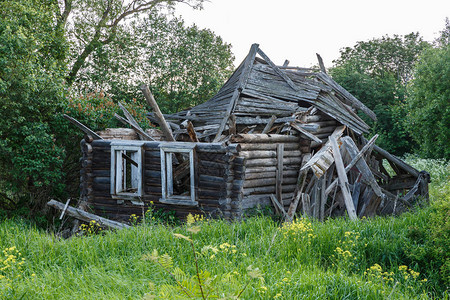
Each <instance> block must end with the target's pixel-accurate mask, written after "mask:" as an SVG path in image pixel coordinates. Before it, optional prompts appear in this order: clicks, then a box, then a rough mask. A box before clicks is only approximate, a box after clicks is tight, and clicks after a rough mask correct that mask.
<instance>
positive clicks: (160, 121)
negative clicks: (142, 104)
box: [141, 84, 175, 142]
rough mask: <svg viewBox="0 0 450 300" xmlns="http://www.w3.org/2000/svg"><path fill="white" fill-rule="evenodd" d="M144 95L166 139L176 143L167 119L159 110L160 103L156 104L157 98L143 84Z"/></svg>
mask: <svg viewBox="0 0 450 300" xmlns="http://www.w3.org/2000/svg"><path fill="white" fill-rule="evenodd" d="M141 90H142V93H143V94H144V97H145V100H146V101H147V103H148V104H149V105H150V107H151V108H152V109H153V111H154V112H155V117H156V118H157V119H158V124H159V126H160V127H161V130H162V132H163V134H164V136H165V137H166V139H167V140H168V141H170V142H174V141H175V139H174V137H173V135H172V131H171V130H170V127H169V124H167V122H166V119H164V116H163V114H162V113H161V110H160V109H159V106H158V103H156V100H155V98H154V97H153V94H152V92H151V91H150V89H149V88H148V86H147V85H145V84H143V85H142V86H141Z"/></svg>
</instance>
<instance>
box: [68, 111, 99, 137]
mask: <svg viewBox="0 0 450 300" xmlns="http://www.w3.org/2000/svg"><path fill="white" fill-rule="evenodd" d="M63 117H64V118H65V119H66V120H69V121H70V122H71V123H72V124H73V125H75V126H77V127H78V128H79V129H81V130H82V131H83V132H84V133H86V134H89V135H91V136H92V138H93V139H94V140H103V138H102V137H101V136H99V135H98V134H97V133H95V132H94V131H93V130H91V129H90V128H89V127H87V126H86V125H84V124H83V123H81V122H79V121H78V120H76V119H74V118H72V117H71V116H68V115H66V114H63Z"/></svg>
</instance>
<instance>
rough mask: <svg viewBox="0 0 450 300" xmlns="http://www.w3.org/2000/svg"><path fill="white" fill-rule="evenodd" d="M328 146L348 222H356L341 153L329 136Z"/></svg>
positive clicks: (333, 138)
mask: <svg viewBox="0 0 450 300" xmlns="http://www.w3.org/2000/svg"><path fill="white" fill-rule="evenodd" d="M329 139H330V144H331V147H332V149H333V156H334V162H335V163H336V170H337V173H338V178H339V183H340V185H341V191H342V194H343V196H344V202H345V206H346V208H347V213H348V216H349V218H350V220H356V219H357V218H358V217H357V216H356V211H355V206H354V205H353V200H352V195H351V194H350V190H349V188H348V178H347V174H346V172H345V168H344V162H343V161H342V156H341V152H340V151H339V146H338V144H337V141H336V138H335V137H334V136H333V135H331V136H330V137H329Z"/></svg>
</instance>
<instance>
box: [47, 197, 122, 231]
mask: <svg viewBox="0 0 450 300" xmlns="http://www.w3.org/2000/svg"><path fill="white" fill-rule="evenodd" d="M47 205H48V206H50V207H53V208H56V209H59V210H64V207H65V205H64V203H61V202H58V201H56V200H53V199H52V200H50V201H49V202H47ZM66 214H68V215H69V216H71V217H74V218H76V219H79V220H81V221H85V222H91V221H95V222H97V223H98V224H99V225H100V226H104V227H109V228H113V229H122V228H128V227H130V226H128V225H126V224H123V223H120V222H117V221H112V220H109V219H106V218H102V217H100V216H97V215H94V214H91V213H88V212H86V211H84V210H81V209H78V208H75V207H72V206H68V207H67V209H66Z"/></svg>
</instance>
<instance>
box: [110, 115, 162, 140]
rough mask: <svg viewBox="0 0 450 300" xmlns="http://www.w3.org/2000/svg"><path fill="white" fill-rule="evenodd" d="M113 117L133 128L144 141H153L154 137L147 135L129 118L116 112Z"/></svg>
mask: <svg viewBox="0 0 450 300" xmlns="http://www.w3.org/2000/svg"><path fill="white" fill-rule="evenodd" d="M114 117H115V118H116V119H117V120H119V121H120V122H122V123H124V124H125V125H130V126H131V128H133V129H134V130H135V131H136V132H137V134H139V136H140V137H141V138H142V139H143V140H146V141H154V140H155V139H154V138H152V137H151V136H149V135H148V134H147V133H146V132H145V131H144V130H143V129H142V128H141V127H140V126H139V125H138V126H137V127H136V125H134V124H133V123H132V122H130V121H129V120H127V119H125V118H123V117H122V116H119V115H118V114H114Z"/></svg>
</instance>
